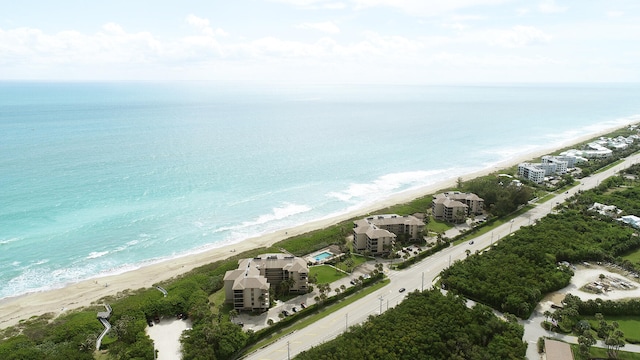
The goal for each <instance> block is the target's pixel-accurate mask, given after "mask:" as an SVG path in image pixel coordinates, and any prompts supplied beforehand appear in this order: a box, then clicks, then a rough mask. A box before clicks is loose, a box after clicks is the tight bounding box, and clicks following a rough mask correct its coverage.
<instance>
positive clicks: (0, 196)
mask: <svg viewBox="0 0 640 360" xmlns="http://www.w3.org/2000/svg"><path fill="white" fill-rule="evenodd" d="M639 114H640V86H639V85H535V86H533V85H519V86H516V85H514V86H275V87H270V86H263V85H261V86H238V85H220V84H212V83H135V82H133V83H126V82H123V83H37V82H33V83H11V82H5V83H0V298H2V297H8V296H14V295H19V294H23V293H27V292H33V291H41V290H46V289H50V288H53V287H60V286H63V285H64V284H67V283H70V282H75V281H79V280H83V279H88V278H91V277H96V276H101V275H105V274H112V273H117V272H122V271H126V270H130V269H134V268H136V267H139V266H141V265H144V264H147V263H150V262H156V261H161V260H164V259H168V258H172V257H176V256H182V255H185V254H189V253H193V252H198V251H203V250H206V249H210V248H214V247H217V246H220V245H222V244H228V243H234V242H239V241H242V240H243V239H246V238H248V237H253V236H257V235H259V234H263V233H268V232H272V231H275V230H278V229H283V228H288V227H291V226H295V225H299V224H303V223H306V222H309V221H312V220H317V219H320V218H324V217H327V216H333V215H337V214H340V213H344V212H346V211H350V210H353V209H357V208H359V207H362V206H364V205H367V204H370V203H372V202H375V201H376V200H379V199H382V198H385V197H388V196H390V195H393V194H395V193H398V192H401V191H406V190H409V189H412V188H415V187H419V186H425V185H429V184H433V183H435V182H438V181H441V180H444V179H451V178H457V177H459V176H462V175H464V174H467V173H470V172H472V171H476V170H480V169H482V168H486V167H489V166H492V165H493V164H496V163H497V162H500V161H504V160H508V159H510V158H514V157H517V156H520V155H522V154H524V153H528V152H531V151H534V150H536V149H540V148H543V147H548V146H550V145H554V144H559V143H562V142H565V141H568V140H570V139H574V138H577V137H581V136H583V135H585V134H588V133H594V132H596V131H598V130H600V129H603V128H608V127H611V126H614V125H623V124H626V123H630V122H633V121H636V122H637V121H640V117H638V116H639Z"/></svg>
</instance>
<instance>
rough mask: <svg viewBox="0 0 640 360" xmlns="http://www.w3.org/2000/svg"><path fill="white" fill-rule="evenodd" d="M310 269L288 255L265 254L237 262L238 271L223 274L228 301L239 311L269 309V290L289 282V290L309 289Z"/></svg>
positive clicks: (301, 291)
mask: <svg viewBox="0 0 640 360" xmlns="http://www.w3.org/2000/svg"><path fill="white" fill-rule="evenodd" d="M308 277H309V268H308V267H307V263H306V262H305V260H304V259H302V258H298V257H295V256H290V255H285V254H264V255H260V256H257V257H255V258H252V259H242V260H240V261H238V269H236V270H230V271H227V272H226V273H225V275H224V291H225V302H227V303H231V304H233V308H234V309H236V310H238V311H242V310H244V311H251V310H255V311H266V310H268V309H269V303H270V302H269V289H270V288H271V287H274V288H275V287H277V286H279V285H280V284H281V283H282V282H284V281H290V279H291V283H290V284H289V285H290V286H289V291H292V292H299V293H304V292H306V291H307V290H308Z"/></svg>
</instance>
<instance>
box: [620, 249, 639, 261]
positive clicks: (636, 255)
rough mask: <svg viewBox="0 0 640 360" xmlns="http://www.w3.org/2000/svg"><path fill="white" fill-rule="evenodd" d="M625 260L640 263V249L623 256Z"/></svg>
mask: <svg viewBox="0 0 640 360" xmlns="http://www.w3.org/2000/svg"><path fill="white" fill-rule="evenodd" d="M622 258H623V259H625V260H629V261H631V262H632V263H634V264H636V265H640V250H636V251H634V252H631V253H628V254H626V255H625V256H623V257H622Z"/></svg>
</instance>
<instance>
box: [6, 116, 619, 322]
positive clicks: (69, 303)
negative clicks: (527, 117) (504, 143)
mask: <svg viewBox="0 0 640 360" xmlns="http://www.w3.org/2000/svg"><path fill="white" fill-rule="evenodd" d="M626 126H628V125H625V126H617V127H613V128H608V129H605V130H602V131H599V132H597V133H590V134H586V135H585V136H583V137H580V138H577V139H573V140H571V141H567V142H565V143H562V144H558V145H557V146H555V147H553V148H547V149H543V150H540V151H536V152H533V153H529V154H526V155H523V156H520V157H518V158H514V159H511V160H508V161H505V162H502V163H499V164H496V165H495V166H493V167H491V168H487V169H484V170H481V171H478V172H475V173H471V174H467V175H465V176H462V179H463V180H465V181H466V180H470V179H473V178H476V177H480V176H484V175H488V174H491V173H494V172H497V171H499V170H502V169H505V168H508V167H511V166H513V165H516V164H518V163H521V162H524V161H530V160H532V159H535V158H538V157H540V156H542V155H545V154H549V153H552V152H554V151H556V150H558V149H560V148H564V147H567V146H570V145H571V144H578V143H581V142H584V141H587V140H589V139H592V138H595V137H598V136H601V135H604V134H607V133H610V132H612V131H614V130H616V129H618V128H622V127H626ZM456 181H457V178H452V179H449V180H447V181H443V182H439V183H436V184H433V185H430V186H426V187H423V188H420V189H416V190H411V191H406V192H403V193H399V194H397V195H395V196H393V197H390V198H387V199H385V200H382V201H379V202H377V203H375V204H373V205H370V206H368V207H366V208H361V209H359V210H356V211H353V212H351V213H347V214H343V215H341V216H338V217H333V218H328V219H323V220H319V221H314V222H310V223H307V224H304V225H301V226H297V227H294V228H290V229H284V230H281V231H276V232H274V233H270V234H266V235H263V236H260V237H257V238H251V239H247V240H244V241H242V242H240V243H237V244H232V245H228V246H224V247H220V248H216V249H212V250H209V251H206V252H202V253H198V254H193V255H187V256H184V257H181V258H175V259H171V260H167V261H164V262H160V263H156V264H152V265H148V266H145V267H141V268H139V269H136V270H132V271H129V272H125V273H122V274H118V275H112V276H106V277H101V278H99V279H91V280H86V281H81V282H78V283H74V284H70V285H68V286H66V287H64V288H60V289H53V290H49V291H44V292H37V293H31V294H26V295H22V296H18V297H11V298H5V299H2V300H0V329H1V328H6V327H9V326H12V325H15V324H17V323H18V322H19V321H20V320H23V319H28V318H30V317H32V316H36V315H42V314H45V313H54V314H60V313H62V312H64V311H67V310H68V309H74V308H78V307H84V306H90V305H91V304H92V303H94V302H96V301H97V300H99V299H101V298H103V297H106V296H112V295H116V294H117V293H118V292H121V291H124V290H127V289H133V290H135V289H139V288H147V287H151V286H152V285H153V284H155V283H158V282H161V281H164V280H167V279H170V278H173V277H176V276H178V275H180V274H183V273H185V272H188V271H190V270H192V269H194V268H196V267H199V266H202V265H205V264H208V263H212V262H214V261H218V260H221V259H225V258H227V257H230V256H232V255H236V254H239V253H241V252H244V251H247V250H251V249H255V248H258V247H265V246H270V245H272V244H274V243H276V242H278V241H280V240H283V239H285V238H287V237H291V236H296V235H300V234H304V233H307V232H309V231H313V230H316V229H321V228H325V227H328V226H331V225H334V224H336V223H338V222H340V221H343V220H347V219H350V218H353V217H356V216H364V215H366V214H370V213H373V212H375V211H376V210H380V209H383V208H386V207H389V206H392V205H396V204H402V203H406V202H409V201H411V200H413V199H416V198H418V197H422V196H425V195H429V194H434V193H436V192H438V191H439V190H445V189H450V188H453V187H455V184H456Z"/></svg>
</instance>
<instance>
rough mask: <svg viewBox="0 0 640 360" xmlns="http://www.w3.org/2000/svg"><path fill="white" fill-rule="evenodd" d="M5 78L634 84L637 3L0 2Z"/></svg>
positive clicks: (639, 33)
mask: <svg viewBox="0 0 640 360" xmlns="http://www.w3.org/2000/svg"><path fill="white" fill-rule="evenodd" d="M16 79H27V80H216V81H238V82H254V81H255V82H266V83H270V82H279V83H280V82H282V83H383V84H421V83H425V84H433V83H478V82H482V83H485V82H639V81H640V1H638V0H607V1H600V0H530V1H524V0H180V1H176V0H173V1H164V0H109V1H106V0H100V1H98V0H95V1H91V0H58V1H48V0H40V1H35V0H19V1H3V2H2V4H0V80H16Z"/></svg>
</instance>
